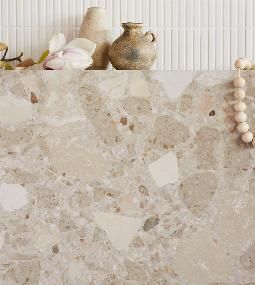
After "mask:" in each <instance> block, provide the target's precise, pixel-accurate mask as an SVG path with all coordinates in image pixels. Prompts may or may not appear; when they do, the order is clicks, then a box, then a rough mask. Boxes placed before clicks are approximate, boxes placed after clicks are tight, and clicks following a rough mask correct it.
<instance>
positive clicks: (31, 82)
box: [0, 71, 255, 285]
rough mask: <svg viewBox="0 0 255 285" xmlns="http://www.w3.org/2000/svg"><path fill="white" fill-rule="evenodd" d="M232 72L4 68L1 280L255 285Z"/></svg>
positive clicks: (254, 181) (252, 197)
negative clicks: (12, 69) (22, 69)
mask: <svg viewBox="0 0 255 285" xmlns="http://www.w3.org/2000/svg"><path fill="white" fill-rule="evenodd" d="M244 76H245V78H246V79H247V95H248V97H247V99H246V103H247V104H248V109H249V120H250V124H252V125H253V126H254V125H255V117H254V110H255V104H254V102H255V101H254V94H255V73H254V72H250V73H249V72H246V73H245V74H244ZM233 77H234V73H233V72H202V73H189V72H177V73H171V72H127V71H125V72H114V71H109V72H108V71H107V72H98V71H97V72H92V71H89V72H40V71H38V72H25V73H16V72H9V73H6V72H4V73H0V285H14V284H15V285H87V284H88V285H122V284H123V285H143V284H144V285H145V284H146V285H154V284H155V285H241V284H242V285H254V284H255V175H254V173H255V151H254V149H253V148H251V147H247V146H245V145H244V144H242V143H241V142H240V140H239V139H238V136H237V134H236V132H235V130H234V129H235V124H234V122H233V109H232V105H233V103H234V99H233V95H232V91H233V87H232V83H231V81H232V79H233ZM31 95H32V101H33V103H34V104H33V103H32V102H31ZM37 101H38V102H37Z"/></svg>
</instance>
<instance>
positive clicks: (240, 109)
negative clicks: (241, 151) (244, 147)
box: [234, 58, 255, 147]
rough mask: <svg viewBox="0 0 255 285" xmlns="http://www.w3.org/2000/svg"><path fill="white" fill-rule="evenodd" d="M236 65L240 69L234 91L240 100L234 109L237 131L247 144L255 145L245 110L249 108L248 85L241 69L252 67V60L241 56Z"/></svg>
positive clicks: (235, 80)
mask: <svg viewBox="0 0 255 285" xmlns="http://www.w3.org/2000/svg"><path fill="white" fill-rule="evenodd" d="M235 67H236V69H237V70H238V77H236V78H235V79H234V87H235V88H236V89H235V92H234V97H235V99H236V100H238V102H237V103H235V104H234V110H235V112H236V115H235V121H236V122H237V127H236V129H237V131H238V132H239V133H240V134H241V136H242V141H243V142H244V143H246V144H250V143H252V144H253V146H254V147H255V139H254V135H253V133H252V132H251V131H250V126H249V124H248V123H247V119H248V117H247V114H246V113H245V111H246V110H247V106H246V104H245V103H244V102H243V100H244V99H245V96H246V94H245V86H246V81H245V79H244V78H242V77H241V70H244V69H246V70H247V69H251V68H252V64H251V63H250V61H249V60H248V59H246V58H239V59H238V60H237V61H236V62H235Z"/></svg>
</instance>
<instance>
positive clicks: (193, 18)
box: [0, 0, 255, 70]
mask: <svg viewBox="0 0 255 285" xmlns="http://www.w3.org/2000/svg"><path fill="white" fill-rule="evenodd" d="M90 6H101V7H105V8H106V9H107V10H108V12H109V16H110V21H111V24H112V33H113V37H114V38H116V37H117V36H118V35H119V34H120V33H121V31H122V29H121V23H122V22H125V21H135V22H143V23H144V29H145V30H148V29H150V30H152V31H154V32H155V33H157V36H158V43H157V62H156V63H155V65H154V67H153V68H154V69H160V70H200V69H210V70H214V69H219V70H221V69H231V68H232V65H233V61H234V60H235V58H236V57H239V56H247V57H249V58H255V27H254V24H255V20H254V15H255V1H254V0H0V40H1V41H5V42H7V43H8V44H9V46H10V56H14V55H15V54H16V53H19V52H21V51H24V53H25V56H26V57H31V56H32V57H33V58H35V59H36V58H38V57H39V55H40V54H41V53H42V51H44V50H45V49H46V48H47V43H48V41H49V39H50V37H51V36H52V35H53V34H54V33H57V32H60V31H62V32H64V33H65V34H66V36H67V37H68V39H71V38H73V37H75V36H76V35H77V34H78V31H79V26H80V24H81V21H82V18H83V14H84V11H86V9H87V8H88V7H90Z"/></svg>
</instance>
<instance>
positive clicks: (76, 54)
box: [62, 48, 93, 70]
mask: <svg viewBox="0 0 255 285" xmlns="http://www.w3.org/2000/svg"><path fill="white" fill-rule="evenodd" d="M62 58H63V59H65V60H67V61H69V63H70V65H71V66H72V68H73V69H77V70H84V69H86V68H88V67H89V66H90V65H91V64H92V62H93V59H92V57H91V56H90V54H89V53H88V52H87V51H86V50H84V49H80V48H68V49H64V53H63V56H62Z"/></svg>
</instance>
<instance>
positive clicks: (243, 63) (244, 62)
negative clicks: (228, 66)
mask: <svg viewBox="0 0 255 285" xmlns="http://www.w3.org/2000/svg"><path fill="white" fill-rule="evenodd" d="M249 64H250V61H249V60H248V59H247V58H238V59H237V60H236V61H235V68H236V69H241V70H244V69H245V68H246V67H247V66H248V65H249Z"/></svg>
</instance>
